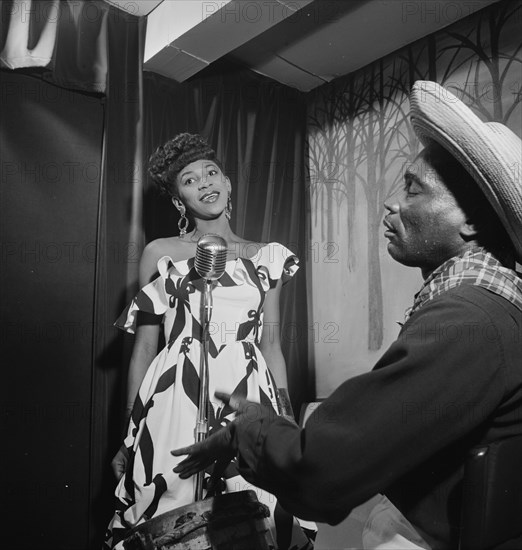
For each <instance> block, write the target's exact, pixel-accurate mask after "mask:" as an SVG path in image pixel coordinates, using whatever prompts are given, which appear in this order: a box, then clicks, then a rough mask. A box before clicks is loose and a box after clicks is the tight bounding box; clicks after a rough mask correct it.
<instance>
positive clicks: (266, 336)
mask: <svg viewBox="0 0 522 550" xmlns="http://www.w3.org/2000/svg"><path fill="white" fill-rule="evenodd" d="M282 286H283V283H282V281H281V280H279V281H278V282H277V285H276V287H275V288H272V289H270V290H269V291H268V293H267V295H266V298H265V303H264V306H263V312H264V314H263V333H262V336H261V342H260V343H259V349H260V350H261V353H262V354H263V357H264V358H265V361H266V363H267V365H268V368H269V369H270V372H271V373H272V376H273V377H274V380H275V383H276V385H277V390H276V392H277V396H276V397H277V404H278V407H279V413H280V414H282V415H284V416H289V417H291V418H293V417H294V414H293V411H292V405H291V404H290V398H289V395H288V378H287V374H286V363H285V358H284V356H283V352H282V351H281V320H280V310H279V300H280V295H281V287H282Z"/></svg>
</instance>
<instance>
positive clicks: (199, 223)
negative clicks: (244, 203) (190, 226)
mask: <svg viewBox="0 0 522 550" xmlns="http://www.w3.org/2000/svg"><path fill="white" fill-rule="evenodd" d="M206 233H214V234H215V235H219V236H220V237H223V238H224V239H225V240H226V241H227V242H229V243H230V242H235V241H238V240H242V239H239V237H237V235H235V234H234V232H233V231H232V229H231V228H230V224H229V223H228V220H227V219H226V218H225V219H221V218H218V219H216V220H196V227H195V228H194V230H193V231H192V232H191V233H189V234H188V236H189V237H190V239H191V240H192V241H198V240H199V238H200V237H202V236H203V235H205V234H206Z"/></svg>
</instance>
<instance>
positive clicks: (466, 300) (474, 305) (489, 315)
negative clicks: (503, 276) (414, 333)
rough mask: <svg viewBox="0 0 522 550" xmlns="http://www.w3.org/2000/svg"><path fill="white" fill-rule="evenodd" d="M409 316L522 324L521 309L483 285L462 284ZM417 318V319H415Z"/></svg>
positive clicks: (423, 318) (424, 318) (418, 318)
mask: <svg viewBox="0 0 522 550" xmlns="http://www.w3.org/2000/svg"><path fill="white" fill-rule="evenodd" d="M417 314H418V315H413V318H412V319H411V320H412V321H413V322H415V321H416V320H421V319H422V320H424V321H425V320H426V317H427V316H429V317H436V318H439V319H441V320H444V321H448V322H449V321H450V320H453V322H455V321H457V320H459V321H460V320H462V321H464V322H465V321H466V320H468V321H471V320H473V321H482V322H487V323H493V324H496V325H498V324H503V323H509V324H510V325H512V324H513V323H515V324H517V325H519V326H521V327H522V310H521V309H520V308H519V307H517V306H516V305H515V304H514V303H513V302H511V301H510V300H508V299H507V298H505V297H503V296H501V295H499V294H497V293H495V292H492V291H491V290H488V289H487V288H484V287H482V286H478V285H472V284H461V285H459V286H457V287H454V288H451V289H449V290H447V291H445V292H443V293H441V294H440V295H439V296H437V297H435V298H433V299H432V300H431V301H429V302H427V303H426V304H424V305H423V306H422V307H421V308H420V309H419V310H418V312H417ZM415 318H416V319H415Z"/></svg>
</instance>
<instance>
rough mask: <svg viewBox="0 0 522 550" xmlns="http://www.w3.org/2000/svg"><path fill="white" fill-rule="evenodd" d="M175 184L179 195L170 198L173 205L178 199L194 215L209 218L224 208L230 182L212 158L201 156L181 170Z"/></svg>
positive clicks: (214, 216)
mask: <svg viewBox="0 0 522 550" xmlns="http://www.w3.org/2000/svg"><path fill="white" fill-rule="evenodd" d="M176 188H177V192H178V197H174V198H173V199H172V202H173V203H174V204H175V205H176V206H178V207H179V206H180V202H181V203H183V204H184V205H185V207H186V209H187V210H188V211H189V212H190V213H191V214H192V215H193V216H194V218H199V219H203V220H212V219H215V218H217V217H219V216H220V215H221V214H222V213H223V212H224V210H225V208H226V206H227V201H228V195H229V193H230V190H231V185H230V180H229V179H228V178H227V177H226V176H225V175H224V174H223V172H222V171H221V169H220V168H219V166H218V165H217V164H216V163H215V162H213V161H211V160H205V159H201V160H196V161H194V162H191V163H190V164H188V165H187V166H185V168H183V169H182V170H181V172H180V173H179V174H178V177H177V179H176Z"/></svg>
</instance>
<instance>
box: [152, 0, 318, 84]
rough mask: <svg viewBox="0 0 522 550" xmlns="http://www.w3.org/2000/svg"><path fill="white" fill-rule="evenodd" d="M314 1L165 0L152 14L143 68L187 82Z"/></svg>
mask: <svg viewBox="0 0 522 550" xmlns="http://www.w3.org/2000/svg"><path fill="white" fill-rule="evenodd" d="M311 2H312V0H293V1H292V2H290V1H288V0H257V1H251V0H249V1H248V2H245V1H244V0H220V1H214V2H209V1H208V0H166V1H164V2H162V3H161V4H159V6H158V7H157V8H156V9H155V10H154V11H152V12H151V13H150V14H149V15H148V17H147V35H146V40H145V55H144V69H145V70H148V71H153V72H155V73H159V74H161V75H163V76H166V77H168V78H172V79H174V80H176V81H178V82H183V81H185V80H187V79H188V78H190V77H191V76H193V75H195V74H196V73H198V72H199V71H201V70H202V69H204V68H205V67H207V66H208V65H210V63H212V62H214V61H216V60H218V59H220V58H221V57H223V56H224V55H226V54H228V53H230V52H231V51H233V50H235V49H236V48H238V47H240V46H242V45H243V44H246V43H247V42H248V41H250V40H252V39H253V38H255V37H256V36H259V35H260V34H261V33H263V32H265V31H267V30H268V29H270V28H271V27H274V26H275V25H277V24H278V23H280V22H281V21H283V20H285V19H286V18H287V17H289V16H291V15H294V14H295V13H296V12H297V11H299V10H301V9H303V8H304V7H306V6H307V5H308V4H310V3H311Z"/></svg>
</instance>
